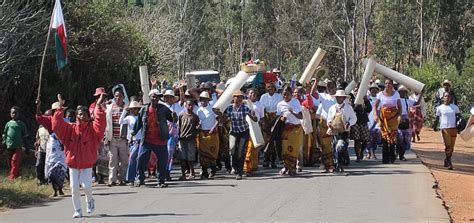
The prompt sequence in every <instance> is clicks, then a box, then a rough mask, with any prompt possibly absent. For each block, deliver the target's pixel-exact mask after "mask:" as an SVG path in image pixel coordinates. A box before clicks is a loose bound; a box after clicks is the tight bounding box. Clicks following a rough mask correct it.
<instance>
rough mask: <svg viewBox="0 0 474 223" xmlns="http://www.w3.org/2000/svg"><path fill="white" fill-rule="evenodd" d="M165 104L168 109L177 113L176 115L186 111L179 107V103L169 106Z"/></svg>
mask: <svg viewBox="0 0 474 223" xmlns="http://www.w3.org/2000/svg"><path fill="white" fill-rule="evenodd" d="M163 104H164V105H166V107H168V108H169V109H170V110H171V112H175V113H176V114H179V113H181V112H182V111H183V110H184V109H183V107H182V106H181V105H179V103H178V102H176V103H173V104H171V105H169V104H168V103H163Z"/></svg>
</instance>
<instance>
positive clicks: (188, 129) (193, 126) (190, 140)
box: [178, 100, 199, 180]
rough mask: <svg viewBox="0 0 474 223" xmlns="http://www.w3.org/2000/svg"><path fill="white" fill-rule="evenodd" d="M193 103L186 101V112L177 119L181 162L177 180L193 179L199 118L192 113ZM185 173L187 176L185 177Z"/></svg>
mask: <svg viewBox="0 0 474 223" xmlns="http://www.w3.org/2000/svg"><path fill="white" fill-rule="evenodd" d="M193 108H194V102H193V101H191V100H187V101H186V103H185V109H186V111H184V112H182V113H181V114H180V115H179V118H178V126H179V147H180V152H179V155H178V158H179V159H180V161H181V174H182V175H181V177H180V178H179V180H186V179H188V180H189V179H194V177H195V174H194V164H193V162H194V160H195V159H196V135H197V133H198V130H197V127H198V125H199V117H198V116H197V115H196V114H195V113H194V112H193ZM186 171H189V176H188V177H186Z"/></svg>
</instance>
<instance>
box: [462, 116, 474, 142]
mask: <svg viewBox="0 0 474 223" xmlns="http://www.w3.org/2000/svg"><path fill="white" fill-rule="evenodd" d="M472 119H473V116H472V115H471V117H470V118H469V120H468V121H467V123H468V124H469V123H471V122H472ZM459 136H461V139H462V140H464V141H469V139H471V138H472V137H474V125H468V126H466V128H465V129H464V130H463V131H462V132H461V134H459Z"/></svg>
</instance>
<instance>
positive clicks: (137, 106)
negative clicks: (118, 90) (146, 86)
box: [128, 101, 142, 109]
mask: <svg viewBox="0 0 474 223" xmlns="http://www.w3.org/2000/svg"><path fill="white" fill-rule="evenodd" d="M141 107H142V105H141V104H140V102H138V101H132V102H130V106H128V109H131V108H141Z"/></svg>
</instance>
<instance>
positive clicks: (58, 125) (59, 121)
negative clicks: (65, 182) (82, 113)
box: [52, 106, 107, 169]
mask: <svg viewBox="0 0 474 223" xmlns="http://www.w3.org/2000/svg"><path fill="white" fill-rule="evenodd" d="M63 117H64V111H63V109H58V110H56V112H55V113H54V115H53V118H52V126H53V132H54V133H56V135H57V136H58V138H59V140H60V141H61V142H62V143H63V145H64V155H65V156H66V164H67V165H68V167H70V168H75V169H86V168H91V167H92V166H93V165H94V163H95V162H96V161H97V150H98V148H99V143H100V141H101V140H102V138H103V137H104V132H105V127H106V126H107V122H106V120H105V111H104V109H103V108H102V106H97V107H96V109H95V110H94V117H95V119H94V121H91V122H81V121H79V120H77V121H76V122H75V123H66V122H65V121H64V118H63Z"/></svg>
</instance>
